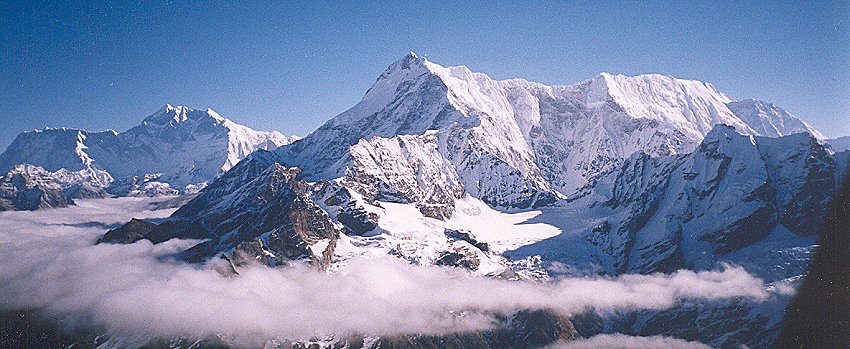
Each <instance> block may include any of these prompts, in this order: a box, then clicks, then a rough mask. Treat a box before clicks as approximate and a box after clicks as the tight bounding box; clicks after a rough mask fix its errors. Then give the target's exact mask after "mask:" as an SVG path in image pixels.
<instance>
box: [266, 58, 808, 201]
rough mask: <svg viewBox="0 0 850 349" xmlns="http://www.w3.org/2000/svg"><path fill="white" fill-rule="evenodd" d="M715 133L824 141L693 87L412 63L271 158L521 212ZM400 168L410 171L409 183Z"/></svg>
mask: <svg viewBox="0 0 850 349" xmlns="http://www.w3.org/2000/svg"><path fill="white" fill-rule="evenodd" d="M750 105H752V107H749V106H750ZM754 108H755V109H754ZM718 124H726V125H730V126H732V127H734V128H735V129H736V130H737V131H738V132H741V133H743V134H749V135H759V136H774V137H776V136H783V135H788V134H793V133H801V132H808V133H811V134H813V135H815V136H816V137H822V136H821V134H820V133H819V132H818V131H816V130H814V129H813V128H811V127H810V126H808V125H807V124H806V123H804V122H803V121H801V120H799V119H797V118H795V117H793V116H791V115H790V114H788V113H787V112H785V111H783V110H781V109H779V108H777V107H774V106H772V105H769V104H767V103H764V102H760V101H752V100H747V101H740V102H739V101H735V100H733V99H732V98H730V97H729V96H727V95H725V94H723V93H722V92H720V91H718V90H717V89H716V88H714V87H713V86H712V85H710V84H707V83H704V82H700V81H693V80H682V79H676V78H673V77H669V76H663V75H640V76H634V77H627V76H622V75H612V74H607V73H602V74H600V75H599V76H597V77H595V78H593V79H590V80H587V81H584V82H581V83H578V84H574V85H567V86H547V85H543V84H539V83H535V82H530V81H526V80H523V79H510V80H502V81H497V80H493V79H491V78H490V77H488V76H487V75H485V74H481V73H475V72H472V71H470V70H469V69H468V68H466V67H464V66H459V67H443V66H440V65H438V64H435V63H432V62H429V61H428V60H427V59H425V58H422V57H419V56H417V55H416V54H414V53H410V54H408V55H405V56H404V57H402V58H401V59H400V60H398V61H397V62H395V63H393V64H391V65H390V66H389V67H388V68H387V69H386V71H384V73H383V74H381V75H380V77H379V78H378V79H377V81H375V83H374V84H373V86H372V87H371V88H370V89H369V90H368V91H367V92H366V94H365V95H364V97H363V99H362V100H361V101H360V102H359V103H357V105H355V106H354V107H352V108H351V109H349V110H347V111H345V112H343V113H342V114H340V115H338V116H336V117H334V118H333V119H331V120H329V121H328V122H327V123H325V124H324V125H323V126H321V127H320V128H319V129H317V130H316V131H315V132H313V133H312V134H310V135H309V136H307V137H306V138H305V139H303V140H301V141H299V142H295V143H294V144H292V145H290V146H286V147H282V148H280V149H279V150H277V151H276V152H277V154H278V155H280V159H281V161H282V162H283V163H285V164H286V165H288V166H297V167H300V168H302V169H303V170H304V174H305V175H306V177H307V178H308V179H311V180H318V179H330V178H340V177H345V178H349V179H352V178H354V177H358V178H360V179H361V182H362V180H363V179H364V178H369V180H368V181H369V183H372V184H370V185H369V186H370V187H371V188H361V191H362V192H363V193H364V194H367V195H371V196H373V197H392V198H393V199H394V200H397V201H401V202H419V203H421V204H427V205H434V204H437V205H448V204H449V202H450V201H451V199H450V198H458V197H460V196H461V195H462V194H464V193H468V194H470V195H472V196H475V197H478V198H481V199H482V200H484V201H485V202H487V203H489V204H491V205H494V206H501V207H515V208H525V207H530V206H536V205H540V204H545V203H547V202H551V201H552V200H553V199H555V198H558V197H564V196H569V195H571V194H572V193H574V192H575V191H576V190H577V189H578V188H581V187H582V186H584V185H586V184H587V183H589V182H592V181H594V180H595V179H597V178H599V176H600V175H601V174H603V173H606V172H608V171H611V170H612V169H614V168H616V167H617V166H619V165H620V164H621V163H622V162H623V160H624V159H626V158H628V157H629V156H630V155H632V154H634V153H639V152H643V153H646V154H649V155H651V156H660V155H674V154H683V153H688V152H691V151H693V150H694V149H695V147H696V145H697V144H699V142H700V141H701V140H702V138H703V137H704V136H705V135H706V134H707V133H708V132H709V131H710V130H711V129H712V128H713V126H714V125H718ZM413 155H415V157H416V159H415V160H411V159H410V158H411V156H413ZM421 159H427V160H425V161H421ZM400 164H403V165H405V166H412V168H413V170H412V171H413V172H414V173H415V176H414V177H415V180H413V179H410V180H409V179H408V178H411V177H409V176H410V175H412V174H409V173H404V171H402V172H399V168H400V167H399V165H400Z"/></svg>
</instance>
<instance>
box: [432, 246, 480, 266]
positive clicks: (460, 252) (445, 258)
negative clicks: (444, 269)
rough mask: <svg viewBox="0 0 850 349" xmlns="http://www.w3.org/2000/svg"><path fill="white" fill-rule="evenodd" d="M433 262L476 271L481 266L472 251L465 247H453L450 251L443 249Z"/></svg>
mask: <svg viewBox="0 0 850 349" xmlns="http://www.w3.org/2000/svg"><path fill="white" fill-rule="evenodd" d="M434 264H435V265H440V266H448V267H459V268H464V269H468V270H472V271H476V270H478V267H479V266H481V261H480V260H479V259H478V257H477V256H476V255H475V253H474V252H473V251H470V250H469V249H467V248H465V247H455V248H453V249H452V250H450V251H444V252H443V253H442V254H440V257H439V258H437V260H435V261H434Z"/></svg>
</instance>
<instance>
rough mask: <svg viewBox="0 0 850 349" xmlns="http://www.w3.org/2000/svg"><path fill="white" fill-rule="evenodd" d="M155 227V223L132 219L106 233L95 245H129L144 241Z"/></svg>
mask: <svg viewBox="0 0 850 349" xmlns="http://www.w3.org/2000/svg"><path fill="white" fill-rule="evenodd" d="M156 226H157V224H156V223H151V222H147V221H143V220H141V219H135V218H133V219H131V220H130V221H129V222H127V223H126V224H124V225H122V226H121V227H119V228H117V229H112V230H110V231H108V232H106V234H104V235H103V237H101V238H100V239H99V240H97V243H110V244H131V243H134V242H136V241H139V240H141V239H144V238H145V236H146V235H148V234H149V233H150V232H151V231H153V230H154V228H156Z"/></svg>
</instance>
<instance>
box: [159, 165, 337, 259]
mask: <svg viewBox="0 0 850 349" xmlns="http://www.w3.org/2000/svg"><path fill="white" fill-rule="evenodd" d="M263 162H265V159H262V158H255V159H252V160H249V161H248V162H247V163H245V164H244V165H243V164H242V163H240V165H237V167H236V168H234V170H235V172H234V171H231V172H232V174H231V172H228V174H227V175H225V176H223V177H222V180H221V181H216V182H214V183H213V184H211V185H210V186H209V187H207V188H205V189H204V190H203V191H202V192H201V193H200V194H199V195H198V196H197V197H196V198H194V199H192V200H191V201H189V202H188V203H187V204H186V205H184V206H183V207H181V208H180V209H178V210H177V211H176V212H175V213H174V214H173V215H172V217H171V218H170V219H169V220H166V221H165V222H163V223H162V224H160V225H158V226H157V227H155V228H154V229H153V230H152V231H150V232H149V233H147V234H145V238H146V239H148V240H150V241H152V242H154V243H159V242H163V241H166V240H169V239H171V238H192V239H208V240H207V241H205V242H203V243H200V244H198V245H196V246H194V247H192V248H190V249H189V250H187V251H185V252H183V253H182V254H181V255H180V257H182V258H183V259H185V260H187V261H190V262H201V261H204V260H207V259H209V258H210V257H213V256H215V255H218V254H220V253H222V252H226V251H233V252H232V253H230V255H229V256H227V258H228V259H229V260H230V261H231V262H232V263H234V265H244V264H246V263H249V261H258V262H261V263H263V264H267V265H270V266H277V265H282V264H285V263H287V262H288V261H293V260H308V261H309V262H310V263H311V264H313V265H314V266H316V267H318V268H321V269H324V268H327V267H328V266H329V265H330V262H331V257H332V256H333V251H334V248H335V246H336V240H337V239H338V238H339V234H340V231H339V229H338V228H337V227H336V226H335V225H334V223H333V221H332V220H331V218H330V217H329V216H328V214H327V212H325V211H324V210H323V209H322V208H321V207H320V206H319V205H318V204H317V203H316V202H315V201H313V198H312V195H311V194H312V189H313V188H312V186H311V185H310V184H308V183H306V182H303V181H300V180H297V179H296V177H297V176H298V173H299V171H298V170H297V169H295V168H292V169H287V168H285V167H283V166H281V165H279V164H277V163H274V164H273V165H271V166H269V167H268V168H267V169H265V170H264V171H262V172H261V173H260V174H259V175H258V176H256V177H255V178H253V179H252V180H250V181H248V182H247V183H241V185H239V184H240V183H239V182H240V179H243V178H249V177H250V173H251V172H256V171H257V170H258V169H259V167H261V165H262V163H263ZM237 168H238V169H237Z"/></svg>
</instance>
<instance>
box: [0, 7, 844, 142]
mask: <svg viewBox="0 0 850 349" xmlns="http://www.w3.org/2000/svg"><path fill="white" fill-rule="evenodd" d="M111 2H113V3H116V4H97V3H94V2H92V3H88V2H72V1H67V2H57V3H54V4H37V3H35V2H20V1H17V0H12V1H3V2H2V4H0V28H2V34H3V35H2V36H0V72H2V79H0V147H2V148H5V146H6V145H8V143H9V142H11V140H12V139H13V138H14V136H15V135H16V134H17V133H18V132H20V131H24V130H29V129H34V128H42V127H44V126H51V127H60V126H68V127H77V128H84V129H91V130H102V129H107V128H111V129H116V130H118V131H123V130H126V129H128V128H130V127H132V126H134V125H136V124H138V123H139V122H141V120H142V118H144V117H145V116H147V115H149V114H151V113H153V112H154V111H156V110H157V109H158V108H159V107H161V106H162V105H163V104H165V103H172V104H181V105H188V106H192V107H196V108H204V107H211V108H213V109H216V110H217V111H219V113H221V114H222V115H224V116H225V117H228V118H231V119H233V120H234V121H236V122H239V123H243V124H246V125H248V126H251V127H253V128H256V129H276V130H279V131H281V132H283V133H287V134H298V135H305V134H307V133H309V132H310V131H312V130H313V129H315V128H316V127H318V126H319V125H321V123H323V122H324V121H325V120H327V119H329V118H331V117H332V116H334V115H336V114H337V113H339V112H341V111H343V110H345V109H347V108H349V107H351V106H352V105H354V104H355V103H356V102H357V101H358V100H359V99H360V97H361V96H362V95H363V93H365V92H366V90H367V89H368V87H369V86H370V85H371V84H372V82H374V80H375V79H376V78H377V76H378V75H379V74H380V73H381V72H382V71H383V70H384V69H385V68H386V66H388V65H389V64H390V63H392V62H394V61H395V60H397V59H398V58H400V57H401V56H402V55H404V54H405V53H407V52H408V51H415V52H417V53H418V54H420V55H425V56H427V57H428V58H429V59H430V60H431V61H433V62H436V63H439V64H442V65H466V66H468V67H470V68H471V69H472V70H474V71H481V72H484V73H487V74H489V75H490V76H492V77H494V78H497V79H503V78H512V77H523V78H526V79H529V80H532V81H538V82H543V83H547V84H571V83H575V82H579V81H582V80H585V79H588V78H591V77H593V76H594V75H596V74H597V73H599V72H602V71H607V72H612V73H623V74H627V75H634V74H641V73H661V74H667V75H674V76H677V77H680V78H688V79H698V80H703V81H707V82H711V83H713V84H714V85H715V86H717V87H718V88H720V89H721V90H723V91H724V92H727V93H728V94H730V95H732V96H733V97H736V98H741V99H742V98H750V97H752V98H758V99H764V100H767V101H770V102H774V103H776V104H778V105H780V106H782V107H784V108H786V109H787V110H789V111H791V112H792V113H794V114H796V115H797V116H799V117H801V118H803V119H804V120H807V121H809V122H811V123H812V124H813V125H814V126H815V127H817V128H819V129H821V130H822V131H823V132H825V133H826V134H827V135H829V136H840V135H850V23H848V19H849V18H850V5H848V3H847V2H834V3H830V2H828V1H800V2H787V3H786V2H774V1H770V2H764V3H758V2H748V3H746V4H739V3H736V2H728V3H727V2H714V1H705V2H696V1H694V2H690V1H686V2H637V1H630V2H622V3H602V4H598V3H597V2H586V3H585V2H580V3H568V2H564V3H557V4H556V3H554V2H548V1H539V2H538V1H531V2H530V4H529V3H526V2H524V1H523V2H516V3H515V4H507V3H502V4H500V5H492V4H491V3H490V2H489V1H482V2H464V1H446V2H432V1H416V2H405V3H395V2H386V3H383V2H377V1H374V2H371V4H360V3H361V2H359V1H346V2H340V3H339V4H332V3H330V2H322V3H319V2H315V3H314V2H304V3H302V2H290V1H270V2H256V3H250V4H249V3H248V1H241V2H239V4H220V3H217V4H214V5H213V4H207V2H206V1H187V2H183V1H151V2H150V4H140V3H141V2H138V1H133V2H126V3H122V4H118V3H119V1H111ZM355 3H357V4H355ZM362 3H365V2H362Z"/></svg>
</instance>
